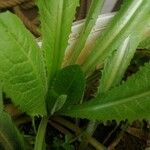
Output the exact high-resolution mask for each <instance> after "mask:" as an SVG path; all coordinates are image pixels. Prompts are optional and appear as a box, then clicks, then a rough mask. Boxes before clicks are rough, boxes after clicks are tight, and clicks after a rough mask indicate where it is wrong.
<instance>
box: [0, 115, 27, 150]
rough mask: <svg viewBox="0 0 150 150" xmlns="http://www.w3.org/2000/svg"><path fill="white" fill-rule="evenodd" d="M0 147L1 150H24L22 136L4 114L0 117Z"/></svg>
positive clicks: (9, 118)
mask: <svg viewBox="0 0 150 150" xmlns="http://www.w3.org/2000/svg"><path fill="white" fill-rule="evenodd" d="M0 147H1V148H2V150H26V145H25V142H24V139H23V136H22V135H21V134H20V133H19V131H18V129H17V128H16V127H15V125H14V124H13V122H12V120H11V117H10V116H9V115H8V114H7V113H5V112H2V114H1V117H0Z"/></svg>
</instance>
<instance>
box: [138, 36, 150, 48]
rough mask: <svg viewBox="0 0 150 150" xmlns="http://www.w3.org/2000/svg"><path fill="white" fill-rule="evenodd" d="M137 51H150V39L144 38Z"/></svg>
mask: <svg viewBox="0 0 150 150" xmlns="http://www.w3.org/2000/svg"><path fill="white" fill-rule="evenodd" d="M138 48H139V49H149V50H150V37H148V38H146V39H145V40H144V41H142V42H141V43H140V44H139V46H138Z"/></svg>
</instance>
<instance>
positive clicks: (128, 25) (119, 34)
mask: <svg viewBox="0 0 150 150" xmlns="http://www.w3.org/2000/svg"><path fill="white" fill-rule="evenodd" d="M149 13H150V1H149V0H144V1H143V0H138V1H137V0H132V1H131V0H126V1H124V5H123V7H122V8H121V10H120V11H119V12H118V13H117V15H116V16H115V17H114V18H113V19H112V21H111V22H110V24H109V25H108V28H106V30H105V31H104V32H103V34H102V35H100V37H99V38H98V40H97V41H96V43H95V46H94V48H93V50H92V52H91V54H90V55H89V57H88V58H87V59H86V61H85V63H84V64H83V67H82V68H83V70H84V72H88V71H90V70H91V68H93V67H95V66H96V65H97V64H102V63H103V61H104V60H105V59H106V58H107V57H108V55H110V53H112V51H113V50H115V49H117V48H118V46H119V45H120V43H122V42H123V41H124V40H125V38H127V37H128V36H129V35H130V34H131V33H132V32H134V31H136V30H138V29H137V28H139V25H140V26H141V27H142V25H143V26H145V25H147V24H145V22H146V20H148V19H149V18H150V17H149Z"/></svg>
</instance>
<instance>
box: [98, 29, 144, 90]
mask: <svg viewBox="0 0 150 150" xmlns="http://www.w3.org/2000/svg"><path fill="white" fill-rule="evenodd" d="M143 30H144V27H143ZM142 33H143V32H142V30H139V31H137V32H136V33H134V34H131V35H129V36H128V37H127V38H126V39H125V40H124V41H123V43H122V44H121V46H120V47H119V48H118V49H117V50H116V51H114V52H113V54H112V55H111V56H110V57H108V59H107V61H106V64H105V66H104V70H103V74H102V78H101V82H100V83H101V84H100V87H99V93H104V92H106V91H108V90H109V89H111V88H112V87H114V86H116V85H118V84H119V83H120V82H121V80H122V78H123V75H124V73H125V71H126V69H127V67H128V66H129V65H130V61H131V59H132V58H133V56H134V54H135V51H136V48H137V46H138V44H139V43H140V41H141V39H142V37H143V34H142Z"/></svg>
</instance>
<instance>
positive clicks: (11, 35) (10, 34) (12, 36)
mask: <svg viewBox="0 0 150 150" xmlns="http://www.w3.org/2000/svg"><path fill="white" fill-rule="evenodd" d="M0 22H1V24H2V25H3V27H4V28H6V29H7V27H6V25H5V24H4V23H3V22H2V21H0ZM7 33H8V34H9V36H10V38H11V39H12V40H13V41H14V42H15V43H16V44H17V45H18V46H19V47H20V50H21V52H22V53H23V54H24V55H25V56H26V58H27V60H28V62H29V63H30V64H31V66H32V68H33V71H34V72H35V75H36V76H37V77H38V79H39V81H41V83H42V80H41V77H40V76H39V72H38V70H37V68H36V67H35V65H34V64H33V62H32V60H31V58H30V57H28V55H27V54H26V53H25V52H24V49H23V47H22V46H21V44H20V43H19V42H18V41H17V39H16V36H15V35H14V34H13V33H12V32H10V31H9V32H7ZM14 65H15V64H14ZM42 85H43V83H42ZM43 87H44V85H43Z"/></svg>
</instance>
